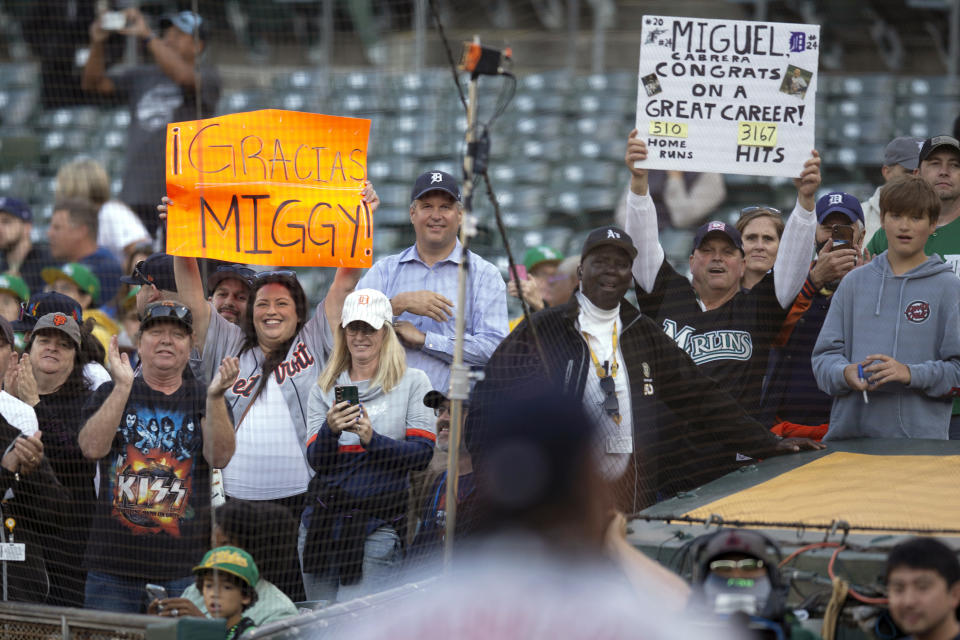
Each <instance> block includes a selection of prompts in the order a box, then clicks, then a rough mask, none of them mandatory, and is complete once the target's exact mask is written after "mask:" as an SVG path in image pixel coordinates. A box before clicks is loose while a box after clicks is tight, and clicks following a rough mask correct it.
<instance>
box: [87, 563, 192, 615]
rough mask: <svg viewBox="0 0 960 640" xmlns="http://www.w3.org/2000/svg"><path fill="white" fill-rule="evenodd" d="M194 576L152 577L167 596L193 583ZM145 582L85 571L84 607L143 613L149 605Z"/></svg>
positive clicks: (177, 593)
mask: <svg viewBox="0 0 960 640" xmlns="http://www.w3.org/2000/svg"><path fill="white" fill-rule="evenodd" d="M194 580H195V578H194V577H193V576H188V577H186V578H177V579H175V580H156V581H153V584H158V585H161V586H162V587H164V588H165V589H166V590H167V597H170V598H179V597H180V594H182V593H183V590H184V589H186V588H187V587H188V586H190V585H191V584H193V583H194ZM146 586H147V583H146V582H144V581H143V580H138V579H136V578H127V577H125V576H118V575H114V574H112V573H97V572H96V571H90V572H88V573H87V585H86V589H85V592H84V604H83V606H84V608H86V609H100V610H101V611H114V612H117V613H146V611H147V606H148V605H149V604H150V600H151V598H150V596H148V595H147V589H146Z"/></svg>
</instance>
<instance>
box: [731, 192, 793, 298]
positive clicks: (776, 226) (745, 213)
mask: <svg viewBox="0 0 960 640" xmlns="http://www.w3.org/2000/svg"><path fill="white" fill-rule="evenodd" d="M736 226H737V231H739V232H740V237H741V238H742V239H743V259H744V270H743V277H742V278H741V279H740V286H742V287H743V288H744V289H752V288H753V287H754V285H756V284H757V283H758V282H760V281H761V280H763V276H765V275H767V272H768V271H770V269H773V263H774V262H775V261H776V259H777V251H778V250H779V249H780V237H781V236H782V235H783V228H784V224H783V216H782V215H781V213H780V211H779V210H778V209H774V208H773V207H746V208H745V209H742V210H741V211H740V219H739V220H737V225H736Z"/></svg>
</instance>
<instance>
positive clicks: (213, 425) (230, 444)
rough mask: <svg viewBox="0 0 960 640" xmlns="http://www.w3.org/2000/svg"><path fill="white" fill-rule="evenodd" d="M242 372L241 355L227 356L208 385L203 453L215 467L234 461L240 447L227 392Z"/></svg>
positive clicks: (202, 423) (203, 425)
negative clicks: (225, 396) (234, 453)
mask: <svg viewBox="0 0 960 640" xmlns="http://www.w3.org/2000/svg"><path fill="white" fill-rule="evenodd" d="M239 373H240V360H239V359H238V358H224V359H223V362H222V363H220V368H219V369H218V370H217V375H215V376H214V378H213V380H211V381H210V386H209V387H208V388H207V406H206V411H205V413H206V415H205V416H204V419H203V420H201V421H200V430H201V431H202V432H203V457H204V459H206V461H207V464H209V465H210V466H211V467H216V468H218V469H222V468H223V467H225V466H227V463H228V462H230V458H232V457H233V452H234V450H236V448H237V441H236V437H235V436H234V430H233V420H231V419H230V412H229V411H228V410H227V403H226V401H225V400H224V398H223V394H224V393H226V392H227V389H229V388H230V387H232V386H233V383H234V381H236V379H237V374H239Z"/></svg>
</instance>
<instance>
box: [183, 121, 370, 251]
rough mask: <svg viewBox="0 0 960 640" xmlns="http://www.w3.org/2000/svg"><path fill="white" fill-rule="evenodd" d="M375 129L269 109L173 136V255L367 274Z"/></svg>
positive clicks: (187, 126) (196, 124)
mask: <svg viewBox="0 0 960 640" xmlns="http://www.w3.org/2000/svg"><path fill="white" fill-rule="evenodd" d="M369 136H370V121H369V120H361V119H356V118H341V117H337V116H325V115H318V114H311V113H297V112H294V111H280V110H275V109H267V110H264V111H251V112H248V113H236V114H232V115H228V116H221V117H219V118H209V119H207V120H196V121H192V122H176V123H173V124H170V125H168V126H167V195H168V196H170V198H171V199H172V200H173V204H172V205H171V206H170V207H169V210H168V213H167V252H168V253H170V254H173V255H179V256H197V257H204V258H218V259H221V260H227V261H230V262H240V263H245V264H246V263H250V264H266V265H277V266H281V265H282V266H336V267H341V266H342V267H369V266H370V265H371V263H372V258H373V249H372V247H373V220H372V216H371V214H370V211H369V209H368V208H367V206H366V205H365V204H364V202H363V200H362V197H361V195H360V190H361V189H362V188H363V184H364V180H365V179H366V175H367V142H368V139H369Z"/></svg>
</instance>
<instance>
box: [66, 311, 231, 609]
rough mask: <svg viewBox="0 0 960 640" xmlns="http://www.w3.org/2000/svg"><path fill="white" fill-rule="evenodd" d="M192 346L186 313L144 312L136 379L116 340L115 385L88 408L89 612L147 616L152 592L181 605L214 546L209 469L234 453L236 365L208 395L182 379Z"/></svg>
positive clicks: (83, 438) (226, 368) (226, 366)
mask: <svg viewBox="0 0 960 640" xmlns="http://www.w3.org/2000/svg"><path fill="white" fill-rule="evenodd" d="M192 346H193V318H192V317H191V314H190V310H189V309H188V308H187V307H185V306H183V305H181V304H178V303H175V302H170V301H165V302H155V303H153V304H151V305H149V306H147V309H146V311H145V312H144V317H143V322H142V323H141V325H140V335H139V336H138V339H137V347H138V350H139V353H140V363H141V366H140V371H139V373H137V374H134V371H133V369H132V368H131V367H130V362H129V359H128V358H127V356H126V355H120V353H119V350H118V348H117V339H116V337H114V338H113V339H112V341H111V345H110V350H109V352H108V354H107V359H108V362H109V365H110V375H111V376H112V378H113V381H112V382H108V383H105V384H103V385H101V386H100V387H99V388H98V389H97V390H96V392H95V393H94V394H93V395H92V396H91V397H90V398H89V399H88V400H87V403H86V405H85V406H84V408H83V413H82V415H83V419H84V421H85V422H84V425H83V427H82V428H81V430H80V435H79V437H78V442H79V445H80V448H81V450H82V451H83V455H84V457H85V458H87V459H88V460H98V461H99V464H100V486H99V491H98V502H97V509H96V514H95V516H94V521H93V526H92V527H91V530H90V538H89V540H88V543H87V552H86V561H85V563H84V566H85V568H86V569H87V570H88V573H87V583H86V594H85V600H84V605H85V606H86V607H87V608H94V609H102V610H107V611H117V612H126V613H142V612H143V611H144V609H145V604H146V603H145V602H144V585H145V584H146V583H147V582H153V583H155V584H160V585H163V586H165V587H166V589H167V591H168V592H170V593H171V595H180V593H181V592H182V591H183V589H185V588H186V587H187V585H189V584H190V583H191V582H192V579H191V575H190V569H191V567H192V566H193V563H194V562H196V558H197V557H199V556H200V555H201V554H202V553H203V551H204V550H205V549H206V548H207V546H208V542H209V537H210V475H211V468H219V467H223V466H225V465H226V464H227V463H228V462H229V461H230V457H231V456H232V455H233V450H234V447H235V439H234V431H233V421H232V419H231V417H230V413H229V410H228V408H227V405H226V403H225V402H224V393H225V392H226V390H227V389H228V388H230V387H231V386H233V383H234V381H235V380H236V377H237V371H238V364H237V360H236V358H224V359H223V360H222V361H221V364H220V367H219V369H218V370H217V372H216V375H214V376H212V380H211V382H210V384H209V386H207V385H203V384H201V383H200V382H199V381H197V380H196V379H195V378H193V377H191V376H184V371H185V370H186V369H187V363H188V360H189V358H190V350H191V347H192Z"/></svg>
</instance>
